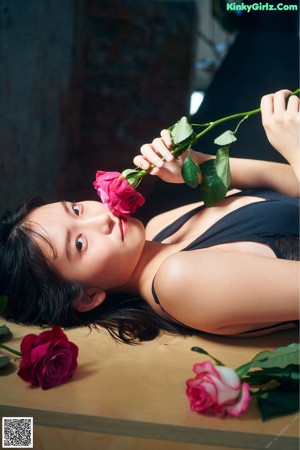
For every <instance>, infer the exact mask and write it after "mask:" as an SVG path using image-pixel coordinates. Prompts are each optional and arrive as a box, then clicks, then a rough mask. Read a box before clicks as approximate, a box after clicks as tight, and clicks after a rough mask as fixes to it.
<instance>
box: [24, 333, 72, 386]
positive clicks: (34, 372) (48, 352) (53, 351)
mask: <svg viewBox="0 0 300 450" xmlns="http://www.w3.org/2000/svg"><path fill="white" fill-rule="evenodd" d="M21 353H22V360H21V363H20V367H19V371H18V375H19V376H20V377H21V378H22V379H23V380H24V381H27V382H28V383H31V384H32V385H34V386H38V385H40V386H41V387H42V389H49V388H51V387H54V386H58V385H59V384H62V383H64V382H66V381H67V380H68V379H69V378H70V377H71V376H72V375H73V373H74V372H75V370H76V368H77V356H78V347H77V346H76V345H75V344H73V343H72V342H70V341H69V340H68V338H67V336H66V335H65V333H64V332H63V331H62V329H61V328H59V327H53V328H52V329H51V330H49V331H43V332H42V333H41V334H40V335H38V336H37V335H36V334H28V335H27V336H25V337H24V338H23V340H22V342H21Z"/></svg>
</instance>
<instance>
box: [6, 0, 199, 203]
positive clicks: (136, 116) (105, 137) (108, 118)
mask: <svg viewBox="0 0 300 450" xmlns="http://www.w3.org/2000/svg"><path fill="white" fill-rule="evenodd" d="M196 20H197V14H196V8H195V4H194V2H193V1H170V0H169V1H155V0H153V1H149V0H139V1H136V0H63V1H61V0H51V1H50V0H26V1H24V0H13V1H12V0H0V67H1V70H0V93H1V95H0V136H1V139H0V198H1V210H3V209H6V208H7V207H9V206H15V205H17V204H18V203H20V202H22V201H24V200H25V199H27V198H28V197H30V196H32V195H35V194H41V195H43V196H44V197H45V198H46V200H47V201H52V200H56V199H58V198H60V197H63V198H67V199H71V200H73V199H82V198H91V197H92V196H93V195H96V194H95V192H94V189H93V187H92V181H93V179H94V175H95V172H96V170H97V169H104V170H122V169H125V168H127V167H130V166H132V158H133V156H134V155H135V154H136V153H137V152H138V151H139V147H140V146H141V145H142V144H143V143H145V142H147V141H149V140H152V139H153V137H155V136H156V135H158V133H159V131H160V130H161V128H163V127H165V126H169V125H171V124H172V123H173V122H174V121H176V120H177V119H178V118H179V117H180V116H181V115H184V114H187V113H188V108H189V97H190V90H191V74H192V64H193V57H194V53H193V52H194V39H195V26H196ZM148 178H150V177H148ZM142 189H144V190H147V189H151V182H150V180H149V181H147V182H145V184H144V187H143V188H142Z"/></svg>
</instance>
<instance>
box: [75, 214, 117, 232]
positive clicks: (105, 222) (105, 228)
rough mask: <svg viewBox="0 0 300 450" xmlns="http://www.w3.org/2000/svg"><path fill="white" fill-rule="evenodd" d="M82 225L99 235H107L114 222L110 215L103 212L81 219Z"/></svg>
mask: <svg viewBox="0 0 300 450" xmlns="http://www.w3.org/2000/svg"><path fill="white" fill-rule="evenodd" d="M82 224H83V226H86V227H92V228H93V229H95V230H96V231H97V230H99V231H100V232H101V233H104V234H109V233H110V232H111V230H112V228H113V225H114V222H113V221H112V219H111V217H110V215H109V214H108V213H107V212H105V211H104V212H101V213H98V214H95V215H91V216H89V217H85V218H83V221H82Z"/></svg>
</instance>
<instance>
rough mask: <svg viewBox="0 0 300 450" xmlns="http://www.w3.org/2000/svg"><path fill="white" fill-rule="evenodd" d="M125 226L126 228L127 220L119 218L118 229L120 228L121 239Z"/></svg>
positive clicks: (125, 231)
mask: <svg viewBox="0 0 300 450" xmlns="http://www.w3.org/2000/svg"><path fill="white" fill-rule="evenodd" d="M127 228H128V222H127V220H126V219H124V218H120V230H121V238H122V241H124V238H125V236H126V233H127Z"/></svg>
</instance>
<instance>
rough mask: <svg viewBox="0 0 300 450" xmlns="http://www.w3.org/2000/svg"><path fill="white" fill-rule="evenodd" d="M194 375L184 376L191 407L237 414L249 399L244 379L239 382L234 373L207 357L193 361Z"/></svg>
mask: <svg viewBox="0 0 300 450" xmlns="http://www.w3.org/2000/svg"><path fill="white" fill-rule="evenodd" d="M193 369H194V372H195V373H196V377H195V378H193V379H190V380H187V382H186V383H187V390H186V393H187V396H188V398H189V401H190V405H191V409H192V410H193V411H196V412H199V413H203V414H207V413H213V414H216V415H217V416H220V417H224V416H226V415H231V416H239V415H240V414H241V413H242V412H244V411H246V409H247V407H248V404H249V402H250V389H249V385H248V383H241V380H240V379H239V377H238V375H237V373H236V372H235V371H234V370H232V369H230V368H229V367H224V366H213V364H212V363H211V362H210V361H206V362H203V363H198V364H195V365H194V367H193Z"/></svg>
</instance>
